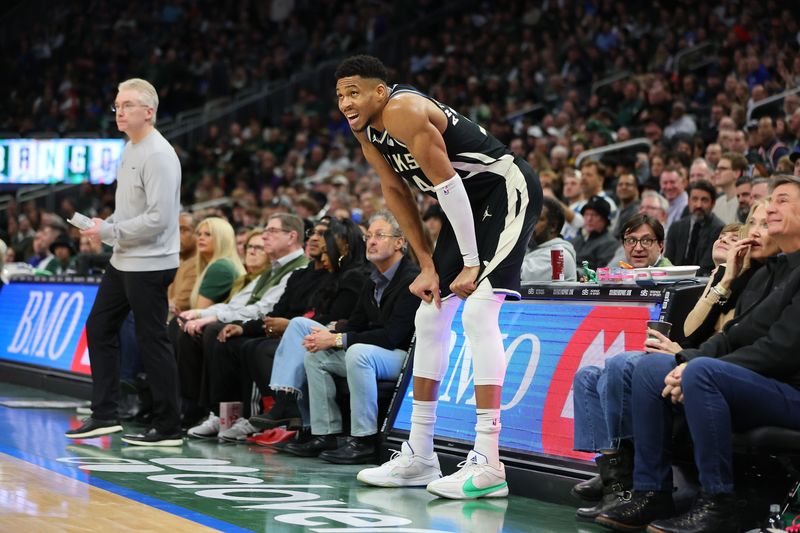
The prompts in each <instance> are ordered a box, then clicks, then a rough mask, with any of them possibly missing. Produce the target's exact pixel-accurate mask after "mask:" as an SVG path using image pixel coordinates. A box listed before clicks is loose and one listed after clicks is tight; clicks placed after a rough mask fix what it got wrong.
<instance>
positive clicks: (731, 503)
mask: <svg viewBox="0 0 800 533" xmlns="http://www.w3.org/2000/svg"><path fill="white" fill-rule="evenodd" d="M740 529H741V527H740V524H739V516H738V513H737V510H736V497H735V496H734V495H733V494H701V495H700V498H698V500H697V502H695V504H694V505H693V506H692V508H691V509H689V511H688V512H687V513H686V514H682V515H680V516H676V517H675V518H668V519H666V520H656V521H655V522H653V523H652V524H650V526H649V527H648V528H647V531H648V532H651V533H678V532H681V533H728V532H729V531H739V530H740Z"/></svg>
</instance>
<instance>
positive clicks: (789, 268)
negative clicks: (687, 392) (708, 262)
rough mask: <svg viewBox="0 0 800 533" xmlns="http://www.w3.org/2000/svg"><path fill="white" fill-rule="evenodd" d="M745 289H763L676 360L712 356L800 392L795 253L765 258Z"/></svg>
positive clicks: (799, 264)
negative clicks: (714, 330) (718, 328)
mask: <svg viewBox="0 0 800 533" xmlns="http://www.w3.org/2000/svg"><path fill="white" fill-rule="evenodd" d="M750 285H753V286H754V287H763V292H762V294H761V295H760V297H759V298H758V299H757V300H756V301H755V303H753V304H752V305H750V306H749V308H747V309H744V310H743V312H742V313H741V314H739V315H737V316H736V317H735V318H734V319H733V320H731V321H730V322H728V323H727V324H725V327H724V328H723V329H722V331H721V332H719V333H717V334H716V335H714V336H713V337H711V338H710V339H708V340H707V341H706V342H704V343H703V344H701V345H700V347H699V348H696V349H688V350H682V351H680V352H678V354H677V355H676V359H677V360H678V361H690V360H692V359H694V358H697V357H715V358H718V359H720V360H722V361H726V362H728V363H733V364H735V365H739V366H742V367H744V368H747V369H749V370H752V371H754V372H758V373H759V374H761V375H762V376H765V377H768V378H772V379H776V380H778V381H782V382H784V383H788V384H789V385H792V386H793V387H795V388H798V389H800V357H798V353H797V352H798V349H800V327H798V324H800V252H794V253H792V254H788V255H780V256H778V257H770V258H769V259H767V261H766V264H765V266H764V267H762V268H761V269H759V271H758V272H756V273H755V274H754V275H753V278H752V279H751V280H750V282H749V283H748V288H749V287H750ZM740 300H741V299H740ZM737 307H738V305H737ZM737 311H738V309H737Z"/></svg>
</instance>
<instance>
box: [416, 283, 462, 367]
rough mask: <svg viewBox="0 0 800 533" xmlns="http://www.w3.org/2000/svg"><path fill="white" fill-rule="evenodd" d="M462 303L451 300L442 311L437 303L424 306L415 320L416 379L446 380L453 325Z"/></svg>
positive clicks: (425, 303)
mask: <svg viewBox="0 0 800 533" xmlns="http://www.w3.org/2000/svg"><path fill="white" fill-rule="evenodd" d="M460 303H461V300H459V299H458V298H448V299H447V300H444V301H442V308H441V309H436V306H435V305H434V304H433V303H427V302H422V303H420V305H419V308H418V309H417V315H416V317H415V318H414V326H415V327H416V331H417V343H416V347H415V348H414V377H418V378H427V379H432V380H434V381H442V378H443V377H444V373H445V372H447V362H448V359H449V355H450V325H451V324H452V323H453V317H454V316H455V314H456V311H457V310H458V306H459V304H460Z"/></svg>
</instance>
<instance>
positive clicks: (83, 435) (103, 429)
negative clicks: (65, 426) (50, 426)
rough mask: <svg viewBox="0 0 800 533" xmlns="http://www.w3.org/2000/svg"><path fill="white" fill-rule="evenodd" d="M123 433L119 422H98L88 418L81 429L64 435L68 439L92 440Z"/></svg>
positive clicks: (71, 430) (95, 419)
mask: <svg viewBox="0 0 800 533" xmlns="http://www.w3.org/2000/svg"><path fill="white" fill-rule="evenodd" d="M120 431H122V425H121V424H120V423H119V420H98V419H97V418H92V417H89V418H87V419H86V420H85V421H84V422H83V425H81V427H79V428H76V429H70V430H69V431H67V432H65V433H64V436H65V437H67V438H68V439H91V438H94V437H102V436H103V435H111V434H112V433H118V432H120Z"/></svg>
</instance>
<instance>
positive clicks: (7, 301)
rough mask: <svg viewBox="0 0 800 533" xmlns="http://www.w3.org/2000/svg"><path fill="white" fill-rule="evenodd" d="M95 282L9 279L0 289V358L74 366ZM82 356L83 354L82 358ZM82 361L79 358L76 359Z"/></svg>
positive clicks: (59, 366) (40, 363) (44, 364)
mask: <svg viewBox="0 0 800 533" xmlns="http://www.w3.org/2000/svg"><path fill="white" fill-rule="evenodd" d="M96 293H97V286H94V285H78V284H67V283H63V284H55V283H54V284H47V283H19V284H17V283H13V282H12V283H11V284H9V285H6V286H5V287H3V290H2V292H0V315H2V316H3V320H2V321H1V322H0V347H2V348H0V358H4V359H10V360H14V361H20V362H25V363H32V364H36V365H43V366H48V367H52V368H57V369H62V370H75V369H74V368H73V366H74V363H73V359H75V353H76V350H77V349H78V347H79V345H80V344H83V350H82V351H83V352H84V354H82V355H85V341H83V342H81V341H82V339H83V337H84V334H83V331H84V325H85V322H86V319H87V317H88V314H89V311H90V310H91V307H92V304H93V302H94V297H95V295H96ZM81 359H83V358H81ZM80 362H82V361H81V360H80V359H79V363H80Z"/></svg>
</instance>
